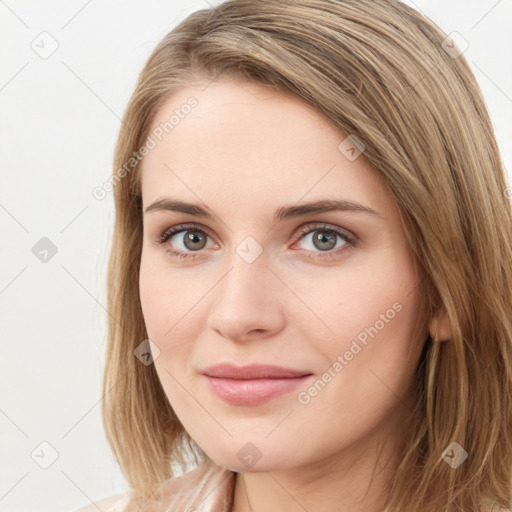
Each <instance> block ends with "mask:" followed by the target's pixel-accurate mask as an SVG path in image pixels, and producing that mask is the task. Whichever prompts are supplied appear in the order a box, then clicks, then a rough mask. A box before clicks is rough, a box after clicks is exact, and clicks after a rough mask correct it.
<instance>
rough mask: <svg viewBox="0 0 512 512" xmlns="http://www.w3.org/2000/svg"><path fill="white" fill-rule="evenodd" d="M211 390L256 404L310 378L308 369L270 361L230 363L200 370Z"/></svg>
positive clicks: (231, 400) (233, 401)
mask: <svg viewBox="0 0 512 512" xmlns="http://www.w3.org/2000/svg"><path fill="white" fill-rule="evenodd" d="M203 375H204V377H205V379H206V381H207V383H208V386H209V389H210V391H211V392H212V393H213V394H215V395H216V396H217V397H218V398H220V399H222V400H224V401H225V402H228V403H230V404H233V405H259V404H262V403H265V402H268V401H270V400H272V399H273V398H276V397H278V396H281V395H283V394H286V393H289V392H291V391H293V390H294V389H295V388H296V387H298V386H299V385H301V384H304V383H305V382H306V381H308V380H309V379H311V377H312V376H313V374H312V373H311V372H310V371H304V370H296V369H293V368H283V367H279V366H271V365H249V366H243V367H237V366H234V365H232V364H230V363H223V364H219V365H215V366H212V367H210V368H207V369H206V370H204V371H203Z"/></svg>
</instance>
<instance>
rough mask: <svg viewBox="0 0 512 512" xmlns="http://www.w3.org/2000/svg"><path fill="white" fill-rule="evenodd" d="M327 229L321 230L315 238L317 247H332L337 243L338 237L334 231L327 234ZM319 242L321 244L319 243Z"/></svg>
mask: <svg viewBox="0 0 512 512" xmlns="http://www.w3.org/2000/svg"><path fill="white" fill-rule="evenodd" d="M325 233H326V231H319V232H318V234H317V235H316V236H315V237H314V238H313V241H314V243H315V246H317V249H332V248H333V247H334V246H335V245H336V237H335V235H334V234H333V233H331V234H329V235H325ZM317 242H318V244H319V246H318V245H317Z"/></svg>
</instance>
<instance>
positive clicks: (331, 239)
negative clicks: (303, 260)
mask: <svg viewBox="0 0 512 512" xmlns="http://www.w3.org/2000/svg"><path fill="white" fill-rule="evenodd" d="M294 239H295V240H298V241H299V242H302V241H306V244H305V245H306V250H307V251H312V252H313V253H314V254H312V255H309V256H308V257H309V258H314V259H315V258H316V259H319V258H331V257H333V256H339V255H340V254H341V253H344V252H346V251H348V250H350V249H353V248H354V247H355V246H356V244H357V241H356V238H355V236H353V235H349V234H348V233H346V232H345V231H344V230H342V229H341V228H339V227H337V226H330V225H328V224H317V225H313V226H311V225H309V226H306V227H305V228H303V229H302V230H301V231H300V232H299V234H298V235H296V236H295V237H294ZM340 240H341V243H340ZM315 249H316V250H318V252H316V251H315ZM315 252H316V254H315ZM322 253H325V254H322Z"/></svg>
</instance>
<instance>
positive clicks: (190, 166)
mask: <svg viewBox="0 0 512 512" xmlns="http://www.w3.org/2000/svg"><path fill="white" fill-rule="evenodd" d="M190 98H193V100H192V101H191V100H190ZM187 105H194V106H193V107H192V108H190V107H189V106H187ZM170 120H171V121H172V122H170ZM159 129H160V132H159V133H161V134H160V137H161V140H156V142H157V144H156V146H155V147H154V149H152V150H151V151H150V153H149V154H148V155H147V156H146V157H145V158H144V160H143V162H142V195H143V201H144V204H145V205H147V204H148V203H149V202H150V201H152V200H154V199H155V198H157V197H158V196H164V195H165V193H166V192H168V193H169V194H172V195H173V196H176V195H180V196H183V197H184V198H186V199H190V200H195V201H197V199H198V198H199V199H201V200H203V199H204V200H207V202H208V200H215V199H216V198H228V199H230V200H233V201H236V200H237V197H238V198H240V197H243V199H240V201H241V203H244V204H245V205H246V206H249V204H248V201H249V200H252V201H255V202H259V204H263V203H262V201H263V202H265V201H266V198H268V197H269V196H273V195H274V196H275V195H280V196H281V198H282V200H281V201H279V203H280V204H281V203H284V202H293V201H298V200H300V199H301V198H302V197H304V198H305V199H306V198H307V199H308V200H315V199H318V198H321V199H326V198H332V199H335V198H339V196H340V194H342V195H343V196H348V195H350V196H353V198H354V199H355V198H356V196H357V199H359V200H366V201H367V202H373V203H374V205H376V208H377V209H378V206H377V204H379V205H380V207H381V209H383V207H384V205H383V204H382V202H383V201H385V200H386V196H387V193H386V187H385V186H384V184H383V182H382V181H381V179H380V178H379V176H378V175H377V173H376V172H375V171H374V169H373V168H372V167H371V165H370V164H369V162H368V160H367V159H366V158H365V157H364V154H361V155H360V156H359V157H357V158H356V159H355V160H354V159H352V160H351V159H349V158H347V156H346V152H345V151H346V145H347V143H349V144H350V141H349V140H348V139H347V135H346V134H344V133H343V132H342V131H341V130H340V129H338V128H337V127H336V126H335V125H334V124H333V123H332V122H331V121H330V120H329V119H327V118H326V117H325V116H323V115H322V114H320V113H318V112H317V111H315V110H314V109H313V108H312V107H310V106H308V105H307V104H306V103H304V102H303V101H302V100H301V99H300V98H299V97H297V96H295V95H293V94H291V93H289V94H286V93H281V92H277V91H275V90H273V89H271V88H269V87H268V86H265V85H262V84H254V83H249V82H241V81H235V80H226V81H214V82H212V83H210V84H209V85H208V84H207V83H205V84H203V85H201V86H197V87H187V88H184V89H181V90H179V91H177V92H175V93H173V94H172V96H170V97H169V98H168V99H167V100H166V102H165V103H164V104H163V106H162V107H161V108H160V110H159V111H158V112H157V115H156V117H155V119H154V122H153V124H152V129H151V133H155V130H159ZM153 138H155V137H154V136H153ZM340 145H341V146H340ZM305 196H307V197H305ZM388 199H389V196H388ZM241 206H242V204H241ZM254 206H256V205H254Z"/></svg>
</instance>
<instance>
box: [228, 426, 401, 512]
mask: <svg viewBox="0 0 512 512" xmlns="http://www.w3.org/2000/svg"><path fill="white" fill-rule="evenodd" d="M381 427H382V425H381ZM394 427H395V428H396V425H394ZM384 430H386V429H384ZM382 432H383V429H382V428H381V429H378V430H377V432H374V433H373V435H372V434H369V437H370V438H364V439H360V440H358V442H357V443H356V444H351V445H349V446H347V447H344V448H343V449H341V450H340V451H338V452H336V453H334V454H330V455H329V456H328V457H327V458H324V459H322V460H318V461H315V462H313V463H310V464H307V465H301V466H295V467H292V468H288V469H278V470H272V471H262V472H259V473H248V472H246V473H237V475H236V482H235V494H234V503H233V508H232V511H233V512H304V511H305V510H311V511H313V510H339V511H341V512H383V509H384V502H383V499H384V498H385V497H386V496H385V494H386V484H387V482H388V479H390V478H391V477H392V475H393V474H394V470H395V469H396V463H397V454H398V453H399V450H400V443H399V440H400V437H401V436H397V435H396V434H397V430H395V432H394V435H391V434H388V435H387V436H386V437H385V438H383V435H382Z"/></svg>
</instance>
